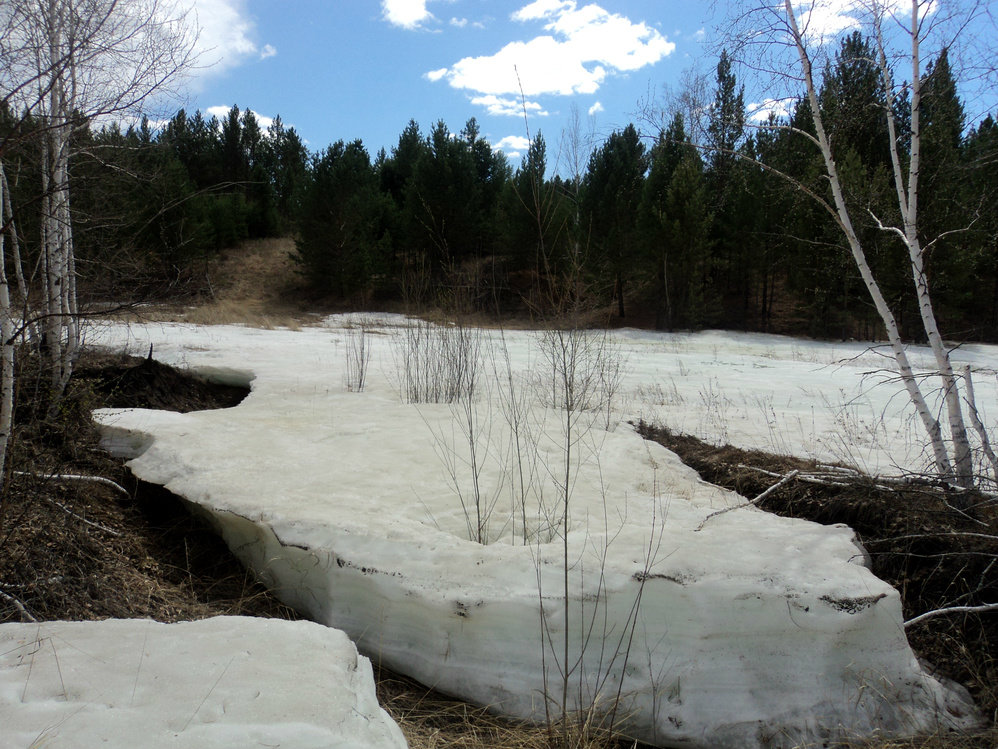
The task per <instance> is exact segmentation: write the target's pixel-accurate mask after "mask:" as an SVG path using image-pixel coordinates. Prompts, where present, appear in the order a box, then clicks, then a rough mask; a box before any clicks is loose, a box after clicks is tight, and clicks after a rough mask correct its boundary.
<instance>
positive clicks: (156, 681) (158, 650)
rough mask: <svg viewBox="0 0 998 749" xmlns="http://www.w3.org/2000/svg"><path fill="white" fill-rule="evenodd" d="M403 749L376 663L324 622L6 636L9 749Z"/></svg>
mask: <svg viewBox="0 0 998 749" xmlns="http://www.w3.org/2000/svg"><path fill="white" fill-rule="evenodd" d="M29 746H30V747H46V748H47V749H49V748H51V749H55V748H56V747H67V748H75V747H97V746H104V747H111V748H114V747H120V748H121V749H135V747H143V749H159V748H160V747H163V748H164V749H165V748H166V747H198V748H199V749H202V748H204V749H216V748H219V749H220V748H221V747H228V748H230V749H248V748H249V747H274V746H293V747H296V749H307V748H310V747H311V748H314V749H370V748H372V747H383V748H384V749H403V748H404V747H405V746H406V742H405V739H404V738H403V736H402V732H401V731H400V730H399V728H398V726H397V725H396V724H395V723H394V721H392V719H391V718H389V717H388V714H387V713H385V712H384V711H383V710H382V709H381V708H380V707H379V706H378V702H377V699H376V697H375V693H374V677H373V674H372V671H371V664H370V662H369V661H368V660H367V659H366V658H364V657H363V656H359V655H358V654H357V651H356V648H355V647H354V645H353V643H351V642H350V640H349V639H348V638H347V636H346V635H345V634H344V633H342V632H340V631H338V630H335V629H331V628H329V627H323V626H321V625H318V624H314V623H312V622H287V621H280V620H275V619H255V618H250V617H217V618H214V619H205V620H202V621H194V622H183V623H179V624H162V623H158V622H153V621H149V620H138V619H110V620H107V621H102V622H47V623H44V624H0V747H3V749H15V748H16V749H23V748H24V747H29Z"/></svg>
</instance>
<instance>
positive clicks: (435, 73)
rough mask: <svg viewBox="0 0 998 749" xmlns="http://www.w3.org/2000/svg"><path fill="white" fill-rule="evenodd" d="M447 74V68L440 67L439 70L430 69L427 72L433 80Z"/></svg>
mask: <svg viewBox="0 0 998 749" xmlns="http://www.w3.org/2000/svg"><path fill="white" fill-rule="evenodd" d="M445 75H447V68H440V69H439V70H430V71H428V72H427V73H426V77H427V78H428V79H430V80H431V81H433V82H436V81H439V80H440V79H441V78H443V77H444V76H445Z"/></svg>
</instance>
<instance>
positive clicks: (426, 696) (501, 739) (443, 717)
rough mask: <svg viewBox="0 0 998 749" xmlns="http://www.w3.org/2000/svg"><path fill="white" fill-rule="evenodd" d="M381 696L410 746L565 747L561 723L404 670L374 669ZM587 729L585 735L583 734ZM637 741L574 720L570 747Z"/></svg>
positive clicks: (594, 748) (605, 747) (609, 747)
mask: <svg viewBox="0 0 998 749" xmlns="http://www.w3.org/2000/svg"><path fill="white" fill-rule="evenodd" d="M375 679H376V681H377V686H378V701H379V702H380V703H381V706H382V707H383V708H384V709H385V710H387V711H388V714H389V715H391V716H392V718H393V719H394V720H395V721H396V722H397V723H398V724H399V726H400V727H401V728H402V732H403V733H404V734H405V737H406V740H407V741H408V742H409V747H410V749H500V748H501V749H552V748H553V747H565V746H566V744H565V743H564V736H563V734H562V729H561V726H560V725H556V726H552V728H551V730H550V731H549V730H548V729H547V727H545V726H537V725H531V724H527V723H522V722H518V721H513V720H509V719H505V718H502V717H500V716H497V715H494V714H493V713H491V712H489V711H488V710H487V709H486V708H482V707H474V706H471V705H468V704H467V703H466V702H461V701H460V700H456V699H454V698H452V697H448V696H446V695H443V694H440V693H439V692H435V691H434V690H432V689H430V688H428V687H425V686H423V685H422V684H419V683H418V682H416V681H413V680H412V679H409V678H408V677H405V676H399V675H398V674H395V673H392V672H391V671H387V670H385V669H377V668H376V669H375ZM584 734H585V735H584ZM634 746H637V745H636V744H634V743H633V742H631V741H628V740H625V739H622V738H619V737H618V738H614V737H613V736H610V735H609V734H608V733H607V732H605V731H600V730H599V729H593V728H591V727H588V726H581V727H580V726H578V725H573V726H572V727H571V730H570V731H569V732H568V741H567V747H566V749H624V748H625V747H634Z"/></svg>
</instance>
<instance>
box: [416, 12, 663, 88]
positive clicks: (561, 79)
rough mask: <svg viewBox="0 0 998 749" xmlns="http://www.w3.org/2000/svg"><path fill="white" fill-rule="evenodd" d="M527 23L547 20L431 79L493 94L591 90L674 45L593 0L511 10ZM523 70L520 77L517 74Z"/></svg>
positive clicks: (650, 61)
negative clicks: (539, 28) (539, 30)
mask: <svg viewBox="0 0 998 749" xmlns="http://www.w3.org/2000/svg"><path fill="white" fill-rule="evenodd" d="M512 18H513V19H514V20H516V21H520V22H523V23H529V22H535V23H536V22H541V23H543V29H544V31H545V32H547V33H544V34H540V35H538V36H535V37H534V38H532V39H530V40H529V41H526V42H523V41H516V42H510V43H509V44H507V45H506V46H504V47H503V48H502V49H500V50H499V51H498V52H496V53H495V54H493V55H487V56H482V57H465V58H464V59H462V60H459V61H458V62H456V63H454V65H452V66H451V67H450V68H447V69H446V70H444V71H443V72H441V71H439V70H438V71H433V73H432V75H431V76H428V77H430V80H440V79H441V78H446V79H447V81H448V82H449V83H450V85H451V86H453V87H454V88H461V89H466V90H469V91H475V92H478V93H480V94H492V95H495V96H502V95H510V94H514V95H518V94H519V93H520V89H521V87H522V90H523V93H524V94H526V95H528V96H540V95H543V94H560V95H563V96H567V95H571V94H592V93H595V92H596V91H597V90H598V89H599V87H600V85H601V84H602V83H603V81H604V80H606V78H607V76H608V75H611V74H613V73H616V72H627V71H633V70H638V69H640V68H642V67H645V66H646V65H653V64H655V63H656V62H658V61H659V60H660V59H662V58H663V57H665V56H666V55H669V54H671V53H672V52H673V50H674V49H675V46H676V45H675V44H673V43H672V42H670V41H668V40H667V39H666V38H665V37H664V36H662V34H660V33H659V32H658V31H656V30H655V29H653V28H651V27H650V26H648V25H647V24H645V23H634V22H633V21H631V20H630V19H628V18H626V17H624V16H621V15H618V14H616V13H610V12H608V11H606V10H604V9H603V8H602V7H601V6H599V5H596V4H595V3H590V4H587V5H583V6H581V7H580V6H579V4H578V3H577V2H575V0H535V2H532V3H530V4H528V5H525V6H523V7H522V8H520V9H519V10H518V11H516V12H515V13H513V15H512ZM517 74H519V79H518V75H517Z"/></svg>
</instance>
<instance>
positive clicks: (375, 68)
mask: <svg viewBox="0 0 998 749" xmlns="http://www.w3.org/2000/svg"><path fill="white" fill-rule="evenodd" d="M195 5H196V9H197V18H198V21H199V23H200V24H201V25H202V27H203V29H202V38H201V42H200V46H201V47H202V48H205V49H206V51H205V52H204V53H203V54H202V57H201V59H202V61H203V63H202V64H203V67H202V68H201V69H200V70H198V71H197V72H196V74H195V76H194V78H193V80H191V81H190V83H189V94H188V101H187V103H186V104H187V107H188V108H189V109H195V108H198V109H201V110H202V111H209V110H210V111H213V112H218V111H222V109H227V108H228V107H230V106H232V105H233V104H236V105H238V106H239V107H240V108H242V109H244V108H250V109H252V110H253V111H254V112H257V113H258V114H259V115H261V116H262V117H273V116H275V115H277V114H280V115H281V118H282V120H283V121H284V123H285V124H286V125H293V126H294V127H295V128H296V129H297V130H298V132H299V133H300V134H301V136H302V137H303V138H305V139H306V140H307V141H308V143H309V146H310V147H311V148H312V149H313V150H316V149H320V148H323V147H325V146H327V145H329V144H331V143H333V142H335V141H336V140H339V139H344V140H353V139H355V138H360V139H362V140H363V141H364V144H365V145H366V146H367V148H368V150H369V151H370V152H371V154H372V156H373V155H374V154H375V153H376V152H377V151H378V149H379V148H381V147H385V148H386V149H388V150H389V151H390V150H391V147H392V146H393V145H395V143H397V140H398V136H399V134H400V133H401V132H402V129H403V128H404V127H405V126H406V124H407V123H408V121H409V120H410V119H415V120H416V121H417V122H418V123H419V124H420V126H421V128H422V129H423V132H424V133H425V132H428V131H429V129H430V127H431V126H432V125H433V123H435V122H436V121H437V120H439V119H443V120H444V121H445V122H446V123H447V124H448V125H449V126H450V128H451V129H452V130H454V131H458V130H460V129H461V128H462V127H463V126H464V124H465V122H466V121H467V120H468V119H469V118H470V117H475V118H477V120H478V122H479V126H480V128H481V132H482V134H483V135H484V136H485V137H486V138H487V139H488V140H489V142H490V143H492V144H493V145H494V146H499V145H501V147H502V148H503V150H504V151H506V152H507V153H508V154H510V155H511V156H512V157H513V159H514V163H515V160H516V154H517V153H518V152H519V151H520V150H521V149H522V147H523V139H524V138H525V136H526V133H527V127H528V125H526V124H525V123H524V117H523V106H522V102H521V100H520V93H519V90H518V88H519V85H521V84H522V86H523V92H524V98H525V102H526V108H527V112H528V119H529V128H530V133H531V135H533V134H534V133H536V132H537V130H541V131H542V132H543V133H544V134H545V138H546V139H547V140H548V144H549V152H552V151H553V150H554V149H556V148H557V145H558V142H559V141H560V139H561V134H562V131H563V130H565V129H566V128H567V127H568V126H569V123H570V120H571V117H572V110H573V107H574V108H575V109H576V110H577V112H578V115H579V118H580V119H581V121H582V127H583V129H584V130H585V131H586V132H588V131H590V130H592V131H593V132H594V133H595V136H596V138H597V139H600V140H601V139H602V138H604V137H605V136H606V135H608V134H609V133H610V132H611V131H612V130H613V129H615V128H620V127H623V126H624V125H626V124H627V123H628V122H630V121H632V120H635V118H636V117H637V110H638V109H639V101H640V100H642V99H645V98H647V96H648V94H649V91H651V92H652V93H654V92H656V91H658V90H659V89H660V88H661V86H662V84H665V83H670V84H675V83H676V82H677V81H678V78H679V75H680V73H681V71H682V70H683V68H685V67H688V66H689V65H691V64H692V63H693V62H694V61H695V60H697V59H699V58H701V57H702V56H703V55H704V50H703V43H702V38H703V35H704V32H703V29H704V28H705V24H706V23H707V20H706V13H707V9H708V5H709V4H708V3H705V2H691V1H689V0H686V1H683V0H657V1H654V0H599V2H587V1H586V0H579V1H578V2H563V1H560V0H537V1H535V2H527V1H525V0H519V1H517V2H506V1H498V0H385V1H384V2H378V1H377V0H349V1H347V0H335V1H334V0H285V1H278V0H197V2H196V4H195ZM706 64H707V65H708V69H709V67H712V66H713V64H714V63H713V62H711V61H710V60H709V59H708V60H707V61H706ZM514 65H515V69H516V71H518V73H519V83H518V82H517V77H516V72H514ZM215 108H220V109H215Z"/></svg>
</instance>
